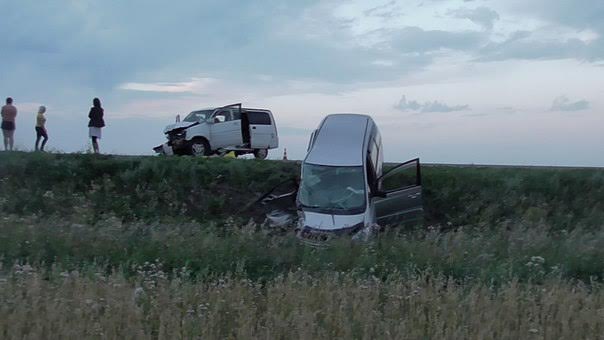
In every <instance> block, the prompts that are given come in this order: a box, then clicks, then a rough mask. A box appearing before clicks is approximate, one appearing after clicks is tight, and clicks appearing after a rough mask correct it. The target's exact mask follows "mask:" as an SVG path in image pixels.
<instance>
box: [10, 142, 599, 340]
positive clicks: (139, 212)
mask: <svg viewBox="0 0 604 340" xmlns="http://www.w3.org/2000/svg"><path fill="white" fill-rule="evenodd" d="M298 166H299V165H298V164H297V163H295V162H280V161H256V160H229V159H194V158H189V157H180V158H160V157H140V158H137V157H112V156H94V155H77V154H76V155H50V154H33V153H29V154H28V153H10V154H9V153H2V154H0V213H1V214H2V217H1V218H0V263H1V267H0V337H1V338H23V337H30V338H48V337H62V338H65V337H67V338H70V337H71V338H76V337H77V338H79V337H82V336H87V337H110V338H111V337H132V338H149V337H157V338H174V337H177V338H191V337H196V336H201V337H204V338H218V337H233V338H237V337H239V338H248V337H262V338H267V337H268V338H275V337H276V338H283V337H298V338H333V337H340V338H351V337H352V338H375V337H378V338H413V339H417V338H510V339H517V338H548V339H550V338H598V337H601V334H604V321H603V320H604V318H603V316H604V315H603V314H602V310H604V295H603V290H602V287H601V285H602V283H603V282H602V281H603V278H604V261H603V260H602V259H604V230H603V228H602V226H603V225H604V170H602V169H568V168H504V167H472V166H469V167H468V166H459V167H452V166H441V165H427V166H424V167H423V169H422V172H423V180H424V181H423V183H424V187H423V189H424V205H425V209H426V216H425V223H424V224H423V225H420V226H417V227H414V228H409V227H396V226H393V227H391V228H389V229H388V230H387V231H386V232H385V233H384V234H382V235H380V236H378V237H377V238H376V239H374V240H372V241H370V242H368V243H364V244H360V243H355V242H352V241H350V240H347V239H341V240H338V241H336V242H335V243H334V244H333V245H332V246H331V247H328V248H326V249H314V248H309V247H306V246H303V245H301V244H300V243H299V242H298V241H297V240H296V239H295V237H293V235H292V233H291V232H288V231H286V230H274V229H271V228H269V227H265V226H262V225H259V224H256V223H254V222H253V221H251V220H250V218H252V217H256V216H254V214H253V211H252V212H250V211H241V208H242V207H243V206H245V205H246V204H248V203H249V202H251V201H253V200H254V199H255V198H257V197H259V195H261V194H262V193H264V192H265V191H266V190H268V189H269V188H271V187H273V186H274V185H275V184H277V183H279V182H281V181H283V180H285V179H287V178H291V177H293V176H297V174H298V172H299V168H298Z"/></svg>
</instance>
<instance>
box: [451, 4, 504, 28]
mask: <svg viewBox="0 0 604 340" xmlns="http://www.w3.org/2000/svg"><path fill="white" fill-rule="evenodd" d="M448 14H449V15H450V16H452V17H454V18H458V19H468V20H470V21H472V22H473V23H475V24H477V25H479V26H481V27H483V28H484V29H486V30H492V29H493V25H494V24H495V21H497V20H499V14H498V13H497V12H495V11H494V10H492V9H490V8H487V7H478V8H474V9H470V8H459V9H456V10H450V11H449V12H448Z"/></svg>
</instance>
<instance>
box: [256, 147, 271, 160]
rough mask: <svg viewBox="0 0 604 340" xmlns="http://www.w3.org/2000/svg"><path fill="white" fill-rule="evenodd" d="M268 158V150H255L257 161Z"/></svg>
mask: <svg viewBox="0 0 604 340" xmlns="http://www.w3.org/2000/svg"><path fill="white" fill-rule="evenodd" d="M267 156H268V149H254V157H255V158H256V159H266V157H267Z"/></svg>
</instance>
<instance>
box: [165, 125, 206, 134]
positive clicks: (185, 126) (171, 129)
mask: <svg viewBox="0 0 604 340" xmlns="http://www.w3.org/2000/svg"><path fill="white" fill-rule="evenodd" d="M197 124H200V123H198V122H178V123H174V124H170V125H168V126H166V127H165V128H164V133H168V132H170V131H173V130H179V129H186V128H188V127H191V126H193V125H197Z"/></svg>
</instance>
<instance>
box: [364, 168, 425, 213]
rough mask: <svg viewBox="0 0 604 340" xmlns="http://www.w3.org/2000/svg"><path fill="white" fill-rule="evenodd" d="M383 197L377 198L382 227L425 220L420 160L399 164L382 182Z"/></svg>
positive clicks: (387, 173)
mask: <svg viewBox="0 0 604 340" xmlns="http://www.w3.org/2000/svg"><path fill="white" fill-rule="evenodd" d="M378 186H379V190H380V192H381V195H380V196H382V197H375V200H374V204H375V206H374V207H375V215H376V219H377V222H378V224H381V225H386V224H397V223H402V222H410V221H414V220H417V219H419V218H421V216H422V214H423V205H422V185H421V168H420V163H419V158H417V159H412V160H410V161H407V162H405V163H402V164H399V165H397V166H395V167H394V168H392V169H390V170H388V171H387V172H386V173H384V175H382V177H380V178H379V179H378Z"/></svg>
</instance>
